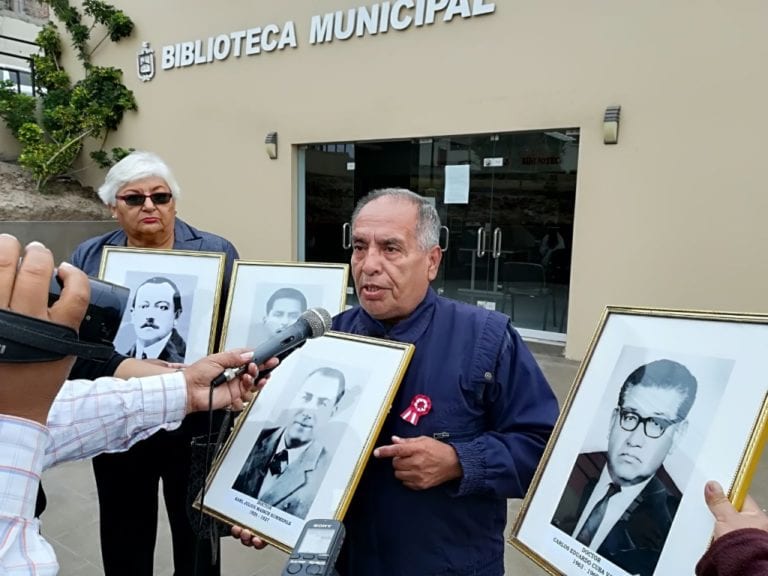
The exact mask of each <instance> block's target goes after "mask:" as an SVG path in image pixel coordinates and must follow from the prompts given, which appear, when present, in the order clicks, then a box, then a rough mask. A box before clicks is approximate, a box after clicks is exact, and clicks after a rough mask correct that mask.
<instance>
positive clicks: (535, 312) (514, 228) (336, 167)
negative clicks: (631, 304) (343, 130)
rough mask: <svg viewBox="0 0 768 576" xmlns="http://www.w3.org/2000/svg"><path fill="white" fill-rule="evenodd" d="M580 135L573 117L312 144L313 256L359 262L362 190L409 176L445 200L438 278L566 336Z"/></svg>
mask: <svg viewBox="0 0 768 576" xmlns="http://www.w3.org/2000/svg"><path fill="white" fill-rule="evenodd" d="M578 138H579V134H578V130H577V129H561V130H547V131H533V132H517V133H505V134H480V135H462V136H442V137H431V138H419V139H409V140H397V141H376V142H358V143H345V144H323V145H312V146H306V147H303V149H302V153H301V154H300V166H301V165H302V164H304V165H305V168H304V169H303V172H302V174H301V175H300V182H302V176H303V182H302V185H300V188H302V187H303V189H304V190H305V196H306V198H305V207H306V215H305V216H304V217H303V219H304V221H305V222H306V226H305V230H306V238H305V239H304V241H303V248H304V254H303V256H304V258H305V259H306V260H308V261H324V262H329V261H334V262H348V261H349V256H350V251H349V249H348V245H346V244H345V243H344V242H345V240H344V239H345V238H348V232H349V228H348V222H349V218H350V216H351V213H352V210H353V208H354V204H355V203H356V202H357V200H358V199H359V198H361V197H362V196H363V195H365V194H366V193H368V192H369V191H370V190H373V189H376V188H382V187H407V188H409V189H411V190H413V191H414V192H416V193H418V194H420V195H422V196H424V197H426V198H428V199H429V200H430V201H431V202H433V203H434V205H435V207H436V209H437V211H438V213H439V214H440V218H441V221H442V223H443V226H444V230H443V234H442V245H443V247H444V253H443V262H442V265H441V271H440V275H439V276H438V278H437V279H436V280H435V282H434V287H435V289H437V290H438V291H439V292H441V293H442V294H444V295H445V296H447V297H450V298H455V299H458V300H463V301H466V302H469V303H472V304H475V305H479V306H483V307H486V308H491V309H495V310H498V311H501V312H503V313H505V314H508V315H509V316H510V317H511V318H512V320H513V323H514V324H515V326H516V327H517V328H518V329H520V330H521V331H523V333H526V332H527V333H528V335H532V336H536V337H540V338H545V339H555V340H558V339H559V340H562V339H563V334H564V332H565V330H566V325H565V322H566V318H567V304H568V286H569V281H570V254H571V238H572V233H573V211H574V204H575V191H576V168H577V158H578ZM302 158H303V161H302ZM301 225H302V222H299V226H300V227H301ZM345 235H346V236H345ZM350 303H354V299H350Z"/></svg>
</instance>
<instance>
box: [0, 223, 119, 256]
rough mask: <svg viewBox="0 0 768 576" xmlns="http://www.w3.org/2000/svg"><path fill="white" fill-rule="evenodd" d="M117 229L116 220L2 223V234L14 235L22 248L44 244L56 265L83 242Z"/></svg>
mask: <svg viewBox="0 0 768 576" xmlns="http://www.w3.org/2000/svg"><path fill="white" fill-rule="evenodd" d="M116 228H117V222H116V221H115V220H97V221H88V222H80V221H72V222H69V221H67V222H63V221H54V222H28V221H7V220H6V221H4V222H0V232H5V233H6V234H13V235H14V236H16V238H18V239H19V242H21V244H22V246H24V245H26V244H27V243H29V242H32V241H33V240H37V241H38V242H42V243H43V244H45V245H46V246H47V247H48V248H50V249H51V251H52V252H53V257H54V261H55V262H56V264H58V263H59V262H62V261H63V260H66V259H67V258H69V255H70V254H72V251H73V250H74V249H75V247H76V246H77V245H78V244H80V242H82V241H83V240H87V239H88V238H91V237H93V236H98V235H100V234H104V233H105V232H110V231H112V230H115V229H116Z"/></svg>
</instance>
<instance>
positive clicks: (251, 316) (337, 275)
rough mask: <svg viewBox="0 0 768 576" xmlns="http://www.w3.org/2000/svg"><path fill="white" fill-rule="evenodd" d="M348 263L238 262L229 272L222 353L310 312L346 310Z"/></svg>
mask: <svg viewBox="0 0 768 576" xmlns="http://www.w3.org/2000/svg"><path fill="white" fill-rule="evenodd" d="M348 276H349V265H347V264H316V263H310V262H285V263H281V262H255V261H247V260H236V261H235V265H234V268H233V269H232V281H231V282H230V286H231V288H230V291H229V298H228V301H227V309H226V312H225V314H224V327H223V330H222V338H221V341H222V343H223V346H222V347H221V348H222V350H229V349H232V348H237V347H247V348H254V347H256V346H257V345H258V344H260V343H262V342H264V341H265V340H268V339H269V338H270V337H272V336H273V335H275V334H276V333H277V332H279V331H280V330H282V329H283V328H285V327H287V326H289V325H290V324H293V323H294V322H295V321H296V320H297V319H298V318H299V316H301V314H302V313H304V312H305V311H306V310H307V309H308V308H324V309H325V310H327V311H328V313H329V314H330V315H331V316H334V315H336V314H338V313H339V312H342V311H343V310H344V304H345V302H346V297H347V291H346V289H347V278H348Z"/></svg>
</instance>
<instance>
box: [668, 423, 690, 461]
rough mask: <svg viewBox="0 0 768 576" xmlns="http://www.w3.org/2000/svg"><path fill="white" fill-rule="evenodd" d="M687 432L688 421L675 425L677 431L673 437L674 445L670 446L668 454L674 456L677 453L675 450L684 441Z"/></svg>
mask: <svg viewBox="0 0 768 576" xmlns="http://www.w3.org/2000/svg"><path fill="white" fill-rule="evenodd" d="M687 432H688V420H683V421H682V422H678V423H677V424H676V425H675V431H674V433H673V436H672V444H671V445H670V447H669V452H667V454H672V452H674V451H675V448H677V445H678V444H679V443H680V442H682V441H683V438H685V435H686V433H687Z"/></svg>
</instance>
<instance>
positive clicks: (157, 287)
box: [126, 276, 187, 363]
mask: <svg viewBox="0 0 768 576" xmlns="http://www.w3.org/2000/svg"><path fill="white" fill-rule="evenodd" d="M181 312H182V308H181V294H180V292H179V289H178V287H177V286H176V284H175V283H174V282H173V281H172V280H170V279H169V278H164V277H162V276H154V277H152V278H149V279H148V280H145V281H144V282H142V283H141V284H140V285H139V287H138V288H137V289H136V292H135V293H134V296H133V301H132V303H131V312H130V314H131V322H132V323H133V330H134V332H135V334H136V341H135V343H134V344H133V346H131V348H130V349H129V350H128V351H127V352H126V356H130V357H135V358H141V359H159V360H165V361H166V362H179V363H180V362H184V357H185V356H186V354H187V344H186V342H185V341H184V338H183V337H182V336H181V334H179V332H178V330H177V329H176V323H177V321H178V319H179V316H180V315H181Z"/></svg>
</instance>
